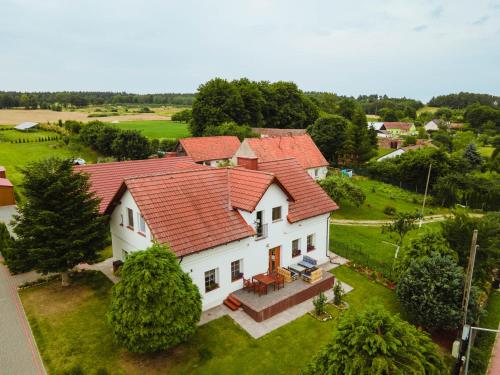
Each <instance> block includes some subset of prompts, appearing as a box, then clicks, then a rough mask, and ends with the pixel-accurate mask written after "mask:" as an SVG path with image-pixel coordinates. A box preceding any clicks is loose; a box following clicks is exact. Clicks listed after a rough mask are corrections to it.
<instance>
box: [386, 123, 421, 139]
mask: <svg viewBox="0 0 500 375" xmlns="http://www.w3.org/2000/svg"><path fill="white" fill-rule="evenodd" d="M384 130H387V132H388V133H389V134H390V135H391V136H392V137H400V136H407V135H416V134H418V132H417V128H416V127H415V124H413V123H409V122H384Z"/></svg>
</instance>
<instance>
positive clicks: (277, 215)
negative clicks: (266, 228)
mask: <svg viewBox="0 0 500 375" xmlns="http://www.w3.org/2000/svg"><path fill="white" fill-rule="evenodd" d="M278 220H281V206H279V207H274V208H273V221H278Z"/></svg>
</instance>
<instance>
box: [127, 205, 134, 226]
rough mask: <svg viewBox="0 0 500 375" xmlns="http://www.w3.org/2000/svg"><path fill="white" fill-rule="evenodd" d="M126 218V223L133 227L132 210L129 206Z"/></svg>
mask: <svg viewBox="0 0 500 375" xmlns="http://www.w3.org/2000/svg"><path fill="white" fill-rule="evenodd" d="M127 218H128V223H127V225H128V226H129V227H130V228H132V229H134V211H132V209H131V208H127Z"/></svg>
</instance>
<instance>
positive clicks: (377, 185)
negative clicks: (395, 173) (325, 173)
mask: <svg viewBox="0 0 500 375" xmlns="http://www.w3.org/2000/svg"><path fill="white" fill-rule="evenodd" d="M352 181H353V182H354V183H355V184H356V185H357V186H359V187H360V188H361V189H362V190H363V192H364V193H365V195H366V200H365V202H364V203H363V205H362V206H361V207H356V206H355V205H353V204H352V203H351V202H348V201H341V202H338V203H339V205H340V209H339V210H337V211H335V213H334V214H333V218H334V219H353V220H387V219H391V217H390V216H388V215H386V214H384V212H383V211H384V208H385V207H387V206H392V207H395V208H396V210H397V211H398V212H401V211H411V212H414V211H419V212H420V210H421V208H422V201H423V198H424V196H423V195H422V194H416V193H413V192H410V191H408V190H405V189H401V188H399V187H397V186H394V185H390V184H386V183H383V182H380V181H375V180H370V179H368V178H366V177H360V176H357V177H354V178H353V179H352ZM428 202H429V201H427V204H426V209H425V212H424V214H425V215H434V214H442V213H448V212H449V210H447V209H445V208H442V207H430V206H429V204H428Z"/></svg>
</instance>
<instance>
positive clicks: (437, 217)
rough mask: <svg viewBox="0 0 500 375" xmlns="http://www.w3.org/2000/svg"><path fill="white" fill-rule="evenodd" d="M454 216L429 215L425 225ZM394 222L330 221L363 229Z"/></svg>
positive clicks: (426, 217) (478, 215)
mask: <svg viewBox="0 0 500 375" xmlns="http://www.w3.org/2000/svg"><path fill="white" fill-rule="evenodd" d="M470 215H471V216H474V217H481V216H483V215H482V214H470ZM452 216H453V215H452V214H448V215H429V216H424V221H423V224H428V223H435V222H437V221H444V220H446V219H448V218H450V217H452ZM391 222H392V220H351V219H330V223H332V224H335V225H354V226H361V227H381V226H382V225H385V224H389V223H391Z"/></svg>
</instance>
